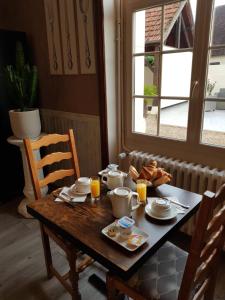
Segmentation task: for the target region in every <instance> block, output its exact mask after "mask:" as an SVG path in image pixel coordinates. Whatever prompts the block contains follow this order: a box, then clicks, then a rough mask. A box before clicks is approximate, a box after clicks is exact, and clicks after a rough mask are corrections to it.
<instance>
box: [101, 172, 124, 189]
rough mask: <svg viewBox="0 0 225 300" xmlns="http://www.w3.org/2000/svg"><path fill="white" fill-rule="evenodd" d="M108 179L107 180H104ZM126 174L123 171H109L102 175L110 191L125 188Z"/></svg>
mask: <svg viewBox="0 0 225 300" xmlns="http://www.w3.org/2000/svg"><path fill="white" fill-rule="evenodd" d="M104 178H106V180H104ZM123 180H124V174H123V173H122V172H121V171H117V170H116V171H109V172H108V174H105V175H102V182H103V183H104V184H106V185H107V187H108V189H109V190H113V189H115V188H117V187H121V186H123Z"/></svg>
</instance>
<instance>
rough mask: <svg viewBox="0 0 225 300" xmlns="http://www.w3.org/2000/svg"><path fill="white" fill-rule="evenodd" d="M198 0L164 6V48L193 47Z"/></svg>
mask: <svg viewBox="0 0 225 300" xmlns="http://www.w3.org/2000/svg"><path fill="white" fill-rule="evenodd" d="M196 3H197V0H192V1H191V2H189V1H180V2H175V3H170V4H167V5H165V6H164V28H163V35H164V36H163V50H174V49H185V48H192V47H193V41H194V25H195V12H196Z"/></svg>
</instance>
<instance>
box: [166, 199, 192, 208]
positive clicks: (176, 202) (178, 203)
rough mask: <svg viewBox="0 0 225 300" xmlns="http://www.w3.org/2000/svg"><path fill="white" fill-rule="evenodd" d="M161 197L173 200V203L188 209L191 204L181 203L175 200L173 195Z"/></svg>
mask: <svg viewBox="0 0 225 300" xmlns="http://www.w3.org/2000/svg"><path fill="white" fill-rule="evenodd" d="M161 198H163V199H165V200H169V201H170V202H172V203H174V204H176V205H179V206H181V207H183V208H186V209H188V208H190V206H189V205H185V204H182V203H180V202H179V201H176V200H173V197H164V196H162V197H161Z"/></svg>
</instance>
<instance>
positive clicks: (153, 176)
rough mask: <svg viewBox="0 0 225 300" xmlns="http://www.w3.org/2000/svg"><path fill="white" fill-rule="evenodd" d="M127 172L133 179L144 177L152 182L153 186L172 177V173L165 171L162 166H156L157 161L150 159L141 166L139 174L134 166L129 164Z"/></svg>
mask: <svg viewBox="0 0 225 300" xmlns="http://www.w3.org/2000/svg"><path fill="white" fill-rule="evenodd" d="M129 174H130V176H131V178H132V179H133V180H134V181H136V180H137V179H145V180H147V181H150V182H152V184H153V186H155V187H157V186H159V185H161V184H164V183H168V182H170V180H171V178H172V175H171V174H169V173H167V172H166V171H165V170H164V169H163V168H157V162H156V161H155V160H151V161H150V162H149V163H148V165H147V166H143V167H142V169H141V172H140V174H139V173H138V171H137V170H136V168H135V167H134V166H132V165H131V166H130V168H129Z"/></svg>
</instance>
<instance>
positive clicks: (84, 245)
mask: <svg viewBox="0 0 225 300" xmlns="http://www.w3.org/2000/svg"><path fill="white" fill-rule="evenodd" d="M159 194H160V195H161V196H176V197H177V198H178V199H179V201H180V202H182V203H184V204H188V205H190V208H189V209H187V211H186V213H185V214H184V215H183V214H178V215H177V217H176V218H175V219H172V220H170V221H166V222H165V221H161V222H160V221H154V220H153V219H151V218H150V217H148V216H147V215H146V214H145V212H144V207H143V206H141V207H139V208H138V209H137V210H136V211H135V212H134V213H133V218H134V219H135V221H136V226H138V227H139V228H140V229H142V230H144V231H145V232H146V233H148V234H149V240H148V241H147V242H146V243H145V244H144V245H143V246H142V247H141V248H139V249H138V250H136V251H135V252H132V253H131V252H129V251H127V250H126V249H124V248H122V247H121V246H120V245H117V244H116V243H115V242H113V241H111V240H109V239H108V238H107V237H105V236H103V234H102V233H101V230H102V229H103V228H104V227H105V226H107V225H109V224H110V223H112V222H113V221H114V217H113V215H112V210H111V203H110V200H109V198H108V197H107V196H106V195H103V196H102V197H101V199H100V200H97V201H95V202H92V200H91V199H90V198H88V199H87V200H86V201H85V202H84V203H79V204H76V206H75V207H72V206H70V205H68V204H65V203H59V202H54V201H53V200H52V199H47V200H39V201H35V203H32V204H29V205H28V212H29V213H30V214H31V215H32V216H34V217H35V218H37V219H38V220H39V221H40V222H42V223H43V224H45V225H46V226H48V227H49V228H52V229H54V230H55V231H56V232H57V233H58V234H60V235H61V236H62V237H63V238H64V239H67V240H68V241H70V242H72V243H73V244H74V246H75V247H76V248H79V249H80V250H83V251H84V252H85V253H87V254H88V255H90V256H92V257H93V258H94V259H95V260H96V261H98V262H99V263H101V264H102V265H104V266H105V267H106V268H108V269H109V270H110V271H114V272H116V273H118V274H120V276H124V277H128V276H130V275H132V274H133V272H134V271H135V270H136V269H137V268H138V267H139V266H140V265H141V264H142V263H143V262H144V261H145V260H146V259H147V258H149V257H150V256H151V255H152V254H153V253H154V252H155V251H156V250H157V249H158V248H159V247H160V246H161V245H162V244H163V243H164V242H165V241H166V240H168V238H169V236H171V235H172V234H173V232H174V231H175V230H177V229H178V228H179V227H180V226H181V225H183V224H184V223H185V222H186V221H187V219H189V218H190V217H191V216H192V215H193V214H194V213H195V211H196V210H197V209H198V206H199V203H200V202H201V198H202V197H201V196H200V195H198V194H195V193H191V192H188V191H185V190H182V189H179V188H176V187H173V186H169V185H166V184H165V185H162V186H160V187H159V188H157V189H156V190H152V191H150V195H149V196H150V197H151V196H156V195H159Z"/></svg>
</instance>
